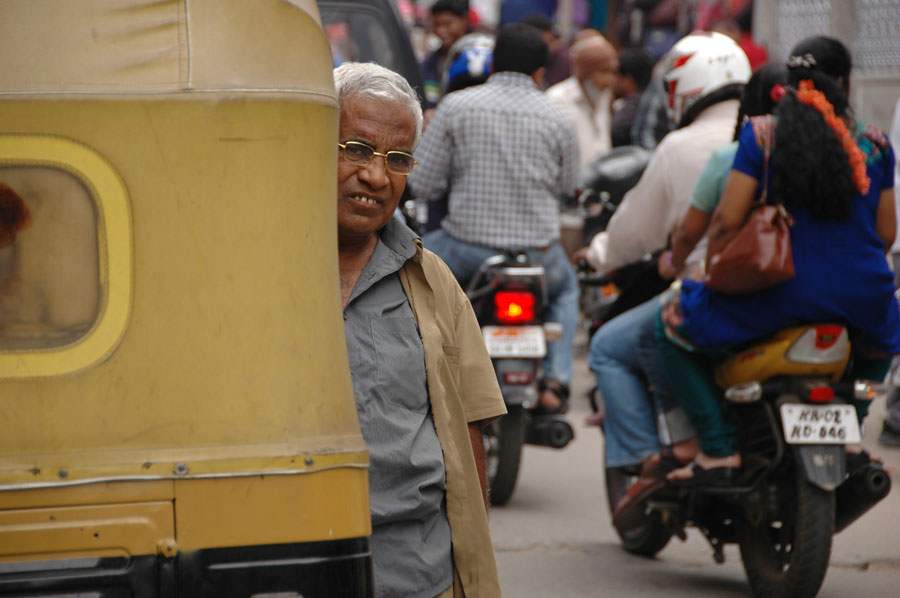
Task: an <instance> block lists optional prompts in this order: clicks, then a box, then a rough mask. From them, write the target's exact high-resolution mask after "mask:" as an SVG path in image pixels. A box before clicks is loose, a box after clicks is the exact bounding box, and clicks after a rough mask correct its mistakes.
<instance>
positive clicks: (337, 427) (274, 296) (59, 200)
mask: <svg viewBox="0 0 900 598" xmlns="http://www.w3.org/2000/svg"><path fill="white" fill-rule="evenodd" d="M331 67H332V62H331V55H330V52H329V46H328V42H327V40H326V38H325V35H324V33H323V32H322V29H321V25H320V22H319V15H318V12H317V9H316V4H315V0H254V1H250V0H78V1H75V0H41V1H35V0H4V1H3V2H2V3H0V183H3V184H4V185H6V188H8V189H9V190H10V192H11V193H8V194H7V195H9V196H10V197H15V198H19V199H20V200H21V202H22V203H23V204H24V205H25V206H26V208H27V211H28V214H29V219H28V223H27V225H25V226H22V227H21V228H20V229H18V230H17V231H16V234H15V239H14V241H12V242H11V243H9V244H7V245H6V246H4V247H2V248H0V595H10V594H12V595H17V596H18V595H28V596H51V595H52V596H76V595H77V596H98V597H100V596H102V597H113V596H115V597H119V596H148V597H149V596H179V597H180V596H190V597H202V596H216V597H229V596H258V597H263V596H279V597H282V598H289V597H291V596H303V597H304V598H312V597H316V596H323V597H326V596H327V597H328V598H333V597H354V598H355V597H360V596H369V595H371V593H372V581H371V557H370V553H369V547H368V536H369V534H370V532H371V525H370V520H369V507H368V489H367V454H366V451H365V444H364V441H363V439H362V436H361V434H360V430H359V424H358V421H357V417H356V409H355V404H354V400H353V394H352V386H351V382H350V377H349V370H348V365H347V357H346V349H345V346H344V335H343V325H342V324H343V322H342V319H341V310H340V296H339V283H338V268H337V242H336V213H335V210H336V202H335V197H336V178H337V175H336V161H337V152H336V150H335V147H334V143H335V140H336V136H337V126H338V105H337V101H336V98H335V94H334V87H333V82H332V75H331ZM0 207H3V206H0ZM2 222H3V221H2V220H0V225H2Z"/></svg>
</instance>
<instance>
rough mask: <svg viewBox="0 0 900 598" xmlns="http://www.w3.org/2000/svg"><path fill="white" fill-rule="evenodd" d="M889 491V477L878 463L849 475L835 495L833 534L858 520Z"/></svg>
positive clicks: (869, 464) (868, 465) (867, 465)
mask: <svg viewBox="0 0 900 598" xmlns="http://www.w3.org/2000/svg"><path fill="white" fill-rule="evenodd" d="M890 491H891V477H890V476H889V475H888V474H887V472H886V471H885V470H884V468H883V467H882V466H881V465H880V464H878V463H868V464H866V465H864V466H862V467H860V468H858V469H857V470H856V471H854V472H853V473H851V474H850V477H849V478H847V479H846V480H844V483H843V484H841V485H840V486H838V489H837V492H836V494H835V505H836V506H835V512H834V531H835V533H837V532H839V531H841V530H842V529H844V528H845V527H847V526H848V525H850V524H851V523H853V522H854V521H856V520H857V519H859V517H860V516H861V515H862V514H863V513H865V512H866V511H868V510H869V509H871V508H872V507H874V506H875V505H876V504H877V503H878V501H880V500H881V499H882V498H884V497H885V496H887V495H888V492H890Z"/></svg>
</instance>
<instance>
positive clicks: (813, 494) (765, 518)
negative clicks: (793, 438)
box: [737, 473, 835, 598]
mask: <svg viewBox="0 0 900 598" xmlns="http://www.w3.org/2000/svg"><path fill="white" fill-rule="evenodd" d="M794 477H795V478H796V480H795V481H794V483H791V481H790V480H787V479H782V480H771V483H770V487H769V491H770V492H769V493H768V496H769V497H770V498H769V501H770V504H769V505H768V508H766V507H765V505H764V506H763V512H762V514H761V517H759V519H760V520H759V521H756V522H751V521H749V517H745V518H741V519H740V520H739V521H737V524H738V543H739V545H740V549H741V559H742V560H743V563H744V571H745V572H746V573H747V580H748V581H749V583H750V589H751V591H752V593H753V595H754V596H757V597H759V598H762V597H765V598H813V597H814V596H815V595H816V594H818V592H819V588H820V587H821V586H822V582H823V581H824V579H825V572H826V570H827V569H828V559H829V556H830V554H831V538H832V536H833V535H834V505H835V500H834V492H828V491H826V490H822V489H821V488H819V487H817V486H814V485H813V484H811V483H810V482H809V481H807V480H806V479H805V478H804V477H803V476H802V475H800V474H799V473H795V474H794ZM779 481H781V482H782V483H778V482H779Z"/></svg>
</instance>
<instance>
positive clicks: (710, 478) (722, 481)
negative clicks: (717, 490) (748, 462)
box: [669, 461, 740, 488]
mask: <svg viewBox="0 0 900 598" xmlns="http://www.w3.org/2000/svg"><path fill="white" fill-rule="evenodd" d="M688 467H690V469H691V471H692V472H693V475H692V476H691V477H689V478H682V479H679V480H671V479H670V480H669V482H670V483H671V484H673V485H675V486H678V487H680V488H699V487H702V486H730V485H732V484H734V483H735V482H737V479H738V472H740V467H711V468H709V469H704V468H703V467H701V466H700V464H699V463H697V462H696V461H691V463H690V465H688Z"/></svg>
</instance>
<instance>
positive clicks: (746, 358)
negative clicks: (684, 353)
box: [715, 323, 850, 388]
mask: <svg viewBox="0 0 900 598" xmlns="http://www.w3.org/2000/svg"><path fill="white" fill-rule="evenodd" d="M849 359H850V334H849V332H848V330H847V328H846V327H844V326H841V325H840V324H828V323H822V324H811V325H808V326H797V327H793V328H787V329H785V330H782V331H780V332H778V333H777V334H775V335H773V336H771V337H768V338H766V339H764V340H761V341H760V342H758V343H755V344H754V345H752V346H750V347H748V348H746V349H744V350H743V351H740V352H739V353H737V354H735V355H733V356H731V357H730V358H728V359H726V360H725V361H724V362H722V363H721V364H719V366H717V367H716V369H715V379H716V383H717V384H718V385H719V386H720V387H721V388H729V387H731V386H735V385H737V384H745V383H748V382H754V381H756V382H764V381H765V380H768V379H770V378H774V377H776V376H817V377H827V378H831V379H832V380H833V381H835V382H836V381H838V380H840V378H841V376H842V375H843V373H844V370H845V369H846V367H847V363H848V361H849Z"/></svg>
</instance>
